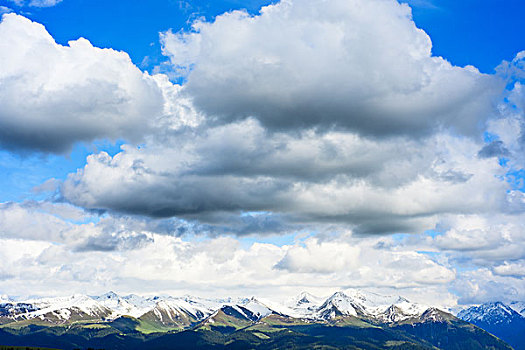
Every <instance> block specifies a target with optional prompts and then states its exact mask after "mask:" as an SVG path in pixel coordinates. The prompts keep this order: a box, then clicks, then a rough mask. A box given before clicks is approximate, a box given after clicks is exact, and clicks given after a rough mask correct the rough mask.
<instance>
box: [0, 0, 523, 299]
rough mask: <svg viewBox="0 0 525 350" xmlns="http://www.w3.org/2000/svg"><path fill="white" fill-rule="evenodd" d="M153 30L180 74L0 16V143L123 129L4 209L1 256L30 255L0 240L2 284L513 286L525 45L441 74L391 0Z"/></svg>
mask: <svg viewBox="0 0 525 350" xmlns="http://www.w3.org/2000/svg"><path fill="white" fill-rule="evenodd" d="M160 40H161V42H162V45H163V50H164V53H165V55H167V56H168V57H169V59H170V62H171V64H172V72H171V73H172V74H174V76H177V77H178V78H180V81H183V83H181V84H180V85H179V84H174V83H172V82H170V80H169V79H168V77H167V76H165V75H161V74H151V75H150V74H148V73H145V72H142V71H141V70H140V69H139V68H137V67H136V66H135V65H133V63H132V62H131V60H130V58H129V56H128V55H127V54H126V53H124V52H117V51H115V50H112V49H99V48H96V47H93V46H92V45H91V44H90V42H89V41H88V40H86V39H78V40H74V41H70V42H69V44H68V45H67V46H63V45H59V44H57V43H55V41H54V39H53V38H52V37H51V36H50V35H49V33H47V31H46V30H45V28H44V27H43V26H42V25H40V24H38V23H34V22H32V21H30V20H29V19H26V18H24V17H22V16H19V15H16V14H5V15H4V16H3V17H2V22H1V23H0V105H1V106H2V108H1V109H0V145H1V146H2V148H4V149H7V150H10V151H12V152H14V153H28V152H36V153H40V154H46V153H59V154H67V153H68V152H69V151H70V150H71V149H72V147H73V146H74V145H76V144H78V143H79V142H80V143H82V142H83V143H84V144H90V143H91V142H93V141H96V140H111V141H115V140H122V142H123V145H122V146H121V149H120V151H119V152H117V153H116V154H113V155H110V154H108V153H106V152H104V151H100V152H98V151H97V152H95V153H93V154H91V155H89V156H88V157H87V159H86V164H85V166H84V167H82V168H80V169H78V170H77V171H76V172H75V173H71V174H69V175H68V176H67V177H66V178H65V180H64V181H58V185H57V188H56V193H54V195H55V196H54V197H53V200H55V203H51V202H50V201H43V202H42V201H40V202H36V201H26V202H20V203H12V202H10V203H2V204H0V222H2V226H1V227H0V240H2V242H4V243H3V244H4V247H11V248H9V249H15V250H16V249H17V248H16V247H18V246H19V245H20V244H21V242H25V243H27V245H28V247H29V248H28V249H29V250H28V253H27V254H26V255H20V254H15V253H12V252H9V251H8V250H6V249H7V248H6V249H0V257H3V259H4V260H3V261H6V264H5V266H4V267H3V268H6V269H7V268H8V267H9V269H8V270H9V271H11V272H10V274H3V271H2V270H0V276H4V275H5V280H6V281H7V282H6V284H5V285H6V286H7V287H6V289H9V290H16V289H17V288H21V287H20V286H21V285H22V284H23V283H24V281H25V282H27V281H26V277H27V278H29V277H31V276H37V275H41V274H43V273H44V271H49V272H45V275H46V276H47V277H46V278H47V281H53V283H54V285H56V286H57V288H61V287H63V286H66V285H69V284H70V285H74V286H75V288H77V289H82V288H86V286H87V285H88V284H92V283H94V285H95V286H96V288H99V291H101V292H103V291H104V289H105V288H108V289H111V288H112V287H111V285H112V283H116V282H119V283H121V285H123V286H125V288H127V290H129V291H133V289H135V288H138V289H140V288H143V287H144V285H145V284H144V282H145V281H147V282H148V283H146V284H147V285H151V286H157V287H158V288H157V289H159V290H183V289H184V290H187V291H190V290H191V289H192V288H198V289H202V290H205V289H206V288H208V287H209V286H210V285H214V286H218V288H223V289H224V290H238V291H239V290H244V291H246V290H252V289H254V288H262V287H263V286H264V285H266V286H270V287H271V288H277V290H279V291H285V292H286V291H290V293H291V294H295V293H296V292H297V290H296V289H294V288H300V289H305V288H314V289H315V288H317V289H318V290H319V291H321V292H322V293H324V291H326V290H329V289H330V288H334V287H335V286H337V287H349V286H351V285H353V286H359V287H363V288H366V287H374V288H386V287H391V288H406V289H407V290H408V292H407V293H408V294H410V293H413V294H414V295H416V294H417V293H418V291H421V290H425V291H428V293H429V294H428V295H429V297H431V298H435V299H436V300H437V299H439V297H438V295H444V294H445V295H448V294H447V290H448V288H453V291H454V292H456V293H457V294H458V295H460V296H461V297H462V298H463V299H461V300H462V301H464V302H475V301H480V300H482V299H484V298H485V299H490V298H491V297H493V296H494V295H495V293H496V292H495V291H497V290H498V288H499V290H505V291H507V292H508V293H507V292H505V293H507V294H508V295H509V298H510V296H511V295H512V293H514V292H513V291H517V292H516V293H514V295H515V296H517V297H518V296H519V297H520V298H524V299H525V295H522V294H520V293H522V292H520V290H523V288H521V287H522V286H523V276H524V275H525V274H524V272H523V271H524V266H525V250H524V248H523V247H525V238H524V237H525V236H524V234H523V233H524V232H525V228H524V227H523V225H522V224H521V223H522V222H523V221H522V219H523V215H524V214H523V213H524V209H525V206H524V203H525V197H524V194H523V190H524V188H523V185H522V183H521V182H522V177H520V175H519V174H520V173H519V172H520V171H521V169H522V168H523V163H524V158H523V144H524V139H525V138H524V136H523V132H522V130H523V108H524V105H525V103H524V92H523V91H524V90H523V88H522V82H521V81H522V80H523V78H524V74H523V65H524V62H525V60H524V56H525V55H524V54H523V53H520V54H518V55H517V56H516V59H515V60H514V61H512V62H504V63H502V65H501V66H500V67H499V68H498V72H497V73H496V74H493V75H487V74H481V73H480V72H479V71H478V70H477V69H476V68H475V67H456V66H453V65H451V64H450V63H449V62H447V61H446V60H445V59H444V58H441V57H435V56H433V55H432V45H431V40H430V38H429V37H428V35H427V34H426V33H425V32H423V31H422V30H421V29H418V28H417V27H416V25H415V24H414V22H413V21H412V18H411V12H410V8H409V7H408V6H407V5H406V4H399V3H398V2H396V1H393V0H367V1H365V0H351V1H346V0H345V1H342V0H333V1H325V2H319V1H313V0H294V1H291V0H283V1H281V2H279V3H277V4H275V5H271V6H268V7H265V8H263V9H262V10H261V13H260V14H258V15H254V16H251V15H248V14H247V13H245V12H242V11H234V12H230V13H226V14H223V15H221V16H219V17H217V18H216V19H215V20H214V21H212V22H205V21H202V20H200V21H197V22H195V23H194V25H193V29H192V30H190V31H188V32H177V33H174V32H172V31H168V32H165V33H162V34H161V37H160ZM20 43H23V45H20ZM56 182H57V181H55V183H56ZM53 189H54V188H53ZM56 201H58V202H59V203H56ZM93 213H99V214H100V215H97V214H93ZM395 233H404V234H406V233H409V234H417V235H411V236H405V235H391V234H395ZM290 236H293V237H294V238H292V239H291V241H290V239H289V238H286V239H288V241H286V243H282V241H279V240H280V239H285V238H283V237H290ZM195 237H199V238H198V239H196V238H195ZM202 237H205V238H202ZM250 240H252V241H250ZM263 240H265V242H266V241H267V240H270V243H262V242H260V241H263ZM271 240H274V241H273V242H272V241H271ZM254 241H255V242H254ZM257 241H259V242H257ZM246 242H249V243H246ZM275 242H281V243H275ZM465 266H466V267H467V268H466V269H464V267H465ZM159 271H162V273H160V272H159ZM13 276H25V277H24V278H21V277H19V278H16V277H13ZM239 281H242V282H239ZM312 281H315V282H312ZM38 283H39V282H38V281H36V282H32V284H31V285H30V286H29V287H34V288H41V287H38ZM174 285H176V286H177V287H176V288H175V287H174ZM494 285H497V287H498V288H496V287H494ZM520 288H521V289H520ZM479 289H485V290H487V292H486V293H485V294H483V293H478V294H476V292H475V291H476V290H479Z"/></svg>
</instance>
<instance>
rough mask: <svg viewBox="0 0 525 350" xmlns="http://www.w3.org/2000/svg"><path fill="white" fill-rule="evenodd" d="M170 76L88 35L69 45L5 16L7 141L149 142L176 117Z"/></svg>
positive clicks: (50, 146) (46, 146) (61, 144)
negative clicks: (168, 104)
mask: <svg viewBox="0 0 525 350" xmlns="http://www.w3.org/2000/svg"><path fill="white" fill-rule="evenodd" d="M21 43H23V44H21ZM163 79H164V80H165V78H163V77H161V76H158V77H152V76H150V75H148V74H147V73H143V72H142V71H140V70H139V69H138V68H137V67H135V66H134V65H133V63H132V62H131V60H130V58H129V56H128V55H127V54H126V53H124V52H118V51H115V50H112V49H99V48H96V47H93V46H92V45H91V43H90V42H89V41H88V40H86V39H83V38H81V39H78V40H75V41H70V42H69V45H68V46H62V45H59V44H57V43H55V41H54V39H53V38H52V37H51V36H50V35H49V34H48V33H47V31H46V30H45V28H44V27H43V26H42V25H40V24H38V23H34V22H31V21H30V20H29V19H26V18H24V17H21V16H19V15H16V14H4V15H3V17H2V22H1V23H0V104H1V105H2V110H1V111H0V145H1V146H3V147H6V148H9V149H29V150H35V149H36V150H40V151H44V152H65V151H67V150H68V149H69V148H70V147H71V146H72V144H73V143H75V142H78V141H86V142H89V141H93V140H95V139H103V138H109V139H112V140H116V139H126V140H129V141H132V142H136V141H139V140H142V137H143V136H144V134H145V133H148V131H151V129H152V128H153V127H154V125H155V122H159V120H160V121H162V120H164V119H166V118H167V114H169V113H166V111H165V106H164V104H165V97H164V95H165V94H173V93H169V92H167V91H164V90H169V89H175V87H173V86H168V85H169V84H167V83H166V82H165V81H163ZM163 94H164V95H163Z"/></svg>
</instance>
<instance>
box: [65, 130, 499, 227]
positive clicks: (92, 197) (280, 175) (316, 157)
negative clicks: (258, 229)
mask: <svg viewBox="0 0 525 350" xmlns="http://www.w3.org/2000/svg"><path fill="white" fill-rule="evenodd" d="M479 148H480V146H479V144H477V143H476V142H475V141H472V140H469V139H457V138H455V137H454V136H451V135H446V134H439V135H436V136H435V137H432V138H427V139H426V140H425V141H414V140H410V139H406V138H401V139H396V140H390V141H385V140H383V141H378V140H370V139H366V138H362V137H360V136H358V135H356V134H353V133H339V132H329V133H324V134H316V133H314V132H305V133H303V134H301V135H299V136H293V135H290V134H286V133H273V134H269V133H267V132H266V130H265V129H264V128H263V127H262V126H261V125H260V124H259V123H258V122H257V121H255V120H247V121H242V122H238V123H234V124H228V125H225V126H217V127H214V128H208V129H206V130H205V131H204V132H201V133H190V134H187V135H186V136H184V135H180V137H178V138H177V139H176V140H174V141H173V143H170V144H166V143H163V144H160V145H158V144H155V143H150V144H148V145H147V146H145V147H141V148H140V149H137V148H135V147H129V146H123V150H122V152H121V153H118V154H117V155H115V156H114V157H111V156H109V155H108V154H106V153H99V154H94V155H91V156H89V157H88V161H87V165H86V166H85V167H84V169H79V170H78V171H77V173H75V174H71V175H70V176H69V177H68V179H67V180H66V181H65V182H64V183H63V185H62V187H61V193H62V195H63V196H64V198H66V199H67V200H69V201H70V202H72V203H74V204H76V205H79V206H82V207H85V208H89V209H103V210H112V211H118V212H124V213H132V214H143V215H149V216H153V217H169V216H177V217H181V218H186V219H188V220H200V221H202V222H205V223H206V222H209V223H213V222H214V221H216V220H218V221H219V222H221V221H222V222H224V221H226V220H224V219H222V220H221V219H220V216H221V215H226V216H227V217H231V216H232V215H240V214H241V213H242V212H253V211H256V212H272V213H275V214H276V215H278V216H280V220H279V221H283V222H289V223H294V222H295V223H309V222H310V223H312V222H317V223H323V222H324V223H345V224H350V225H351V226H352V227H354V229H355V230H356V231H358V232H366V233H385V232H417V231H418V230H420V231H421V230H425V229H428V228H432V227H433V226H434V225H435V223H436V216H438V215H441V214H446V213H480V212H488V211H491V210H504V209H505V207H506V206H508V202H509V199H508V195H509V194H507V193H506V190H507V189H508V184H507V183H506V182H505V181H502V180H501V179H500V178H498V177H496V176H495V175H500V176H502V175H503V174H504V169H502V168H501V167H500V166H499V164H498V162H497V160H495V159H491V158H486V159H485V158H478V157H477V156H476V155H477V152H478V150H479ZM274 226H275V225H274ZM266 227H268V226H266Z"/></svg>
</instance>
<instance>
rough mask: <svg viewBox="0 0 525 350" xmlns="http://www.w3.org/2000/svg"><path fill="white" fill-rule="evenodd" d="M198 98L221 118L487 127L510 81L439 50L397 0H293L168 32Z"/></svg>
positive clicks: (386, 127)
mask: <svg viewBox="0 0 525 350" xmlns="http://www.w3.org/2000/svg"><path fill="white" fill-rule="evenodd" d="M161 41H162V44H163V48H164V53H165V54H166V55H167V56H169V58H170V60H171V62H172V64H173V65H174V67H175V69H176V70H177V71H178V72H179V73H180V74H181V75H182V76H184V77H186V79H187V82H186V83H185V87H184V90H185V92H186V93H187V94H188V95H189V96H191V97H192V98H193V99H194V102H195V104H196V106H197V107H198V108H199V109H200V110H202V111H204V112H206V113H207V114H208V115H210V116H212V117H215V118H216V120H219V121H221V122H231V121H234V120H238V119H243V118H246V117H248V116H254V117H256V118H258V119H259V120H260V121H261V123H262V124H263V125H264V126H265V127H268V128H270V129H277V130H283V129H295V128H309V127H319V128H321V129H324V128H330V127H333V126H336V127H343V128H347V129H351V130H354V131H357V132H359V133H361V134H366V135H373V136H378V137H381V136H385V135H400V134H402V135H421V134H428V133H431V132H432V131H434V130H435V129H436V128H443V127H444V128H449V127H452V128H454V129H456V130H458V131H460V132H463V133H468V134H470V135H472V134H474V133H477V132H479V130H480V125H482V123H480V122H481V121H483V120H485V119H486V118H487V117H489V116H490V115H491V114H492V112H491V103H492V102H493V101H494V98H495V97H496V96H499V94H500V92H501V88H502V81H499V79H497V78H495V77H494V76H489V75H483V74H480V73H479V71H478V70H477V69H476V68H474V67H470V66H469V67H464V68H460V67H455V66H453V65H451V64H450V63H449V62H447V61H446V60H445V59H443V58H441V57H434V56H432V54H431V49H432V45H431V41H430V38H429V37H428V35H427V34H426V33H425V32H424V31H423V30H421V29H419V28H417V27H416V25H415V24H414V22H413V20H412V16H411V9H410V7H409V6H408V5H406V4H399V3H398V2H397V1H394V0H373V1H363V0H352V1H346V0H337V1H329V2H319V1H314V0H293V1H292V0H286V1H281V2H279V3H277V4H274V5H270V6H267V7H264V8H263V9H262V10H261V12H260V14H258V15H255V16H251V15H249V14H247V13H246V12H243V11H233V12H230V13H226V14H223V15H221V16H218V17H217V18H215V20H214V21H213V22H204V21H202V20H200V21H197V22H195V23H194V25H193V30H191V31H189V32H177V33H173V32H169V31H168V32H165V33H163V34H162V35H161Z"/></svg>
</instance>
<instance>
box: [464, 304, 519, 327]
mask: <svg viewBox="0 0 525 350" xmlns="http://www.w3.org/2000/svg"><path fill="white" fill-rule="evenodd" d="M458 317H459V318H461V319H462V320H464V321H467V322H484V323H488V324H500V323H510V322H512V321H513V320H514V319H518V318H523V316H521V315H520V314H519V313H517V312H516V311H515V310H514V309H512V308H511V307H510V306H508V305H505V304H504V303H502V302H499V301H498V302H492V303H485V304H482V305H479V306H472V307H469V308H467V309H464V310H462V311H460V312H459V313H458Z"/></svg>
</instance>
